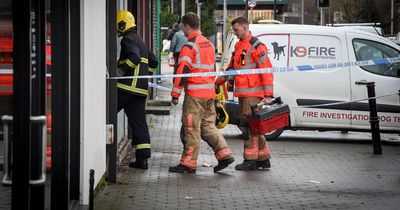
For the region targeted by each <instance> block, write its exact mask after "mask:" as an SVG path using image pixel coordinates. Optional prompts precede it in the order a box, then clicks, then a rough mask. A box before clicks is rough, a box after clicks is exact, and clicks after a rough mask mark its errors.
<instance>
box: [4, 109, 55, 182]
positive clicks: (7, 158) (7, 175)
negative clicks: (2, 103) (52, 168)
mask: <svg viewBox="0 0 400 210" xmlns="http://www.w3.org/2000/svg"><path fill="white" fill-rule="evenodd" d="M1 120H2V121H3V124H4V164H3V165H4V167H3V168H4V175H3V179H2V180H1V184H2V185H3V186H11V185H12V177H11V170H10V168H11V152H10V151H11V143H10V139H9V127H10V123H11V122H12V121H13V117H12V116H8V115H4V116H3V117H2V118H1ZM30 121H31V123H38V124H41V125H42V170H41V172H42V173H41V175H40V178H39V179H29V184H30V185H31V186H37V185H43V184H44V183H45V182H46V137H47V129H46V116H44V115H41V116H31V117H30Z"/></svg>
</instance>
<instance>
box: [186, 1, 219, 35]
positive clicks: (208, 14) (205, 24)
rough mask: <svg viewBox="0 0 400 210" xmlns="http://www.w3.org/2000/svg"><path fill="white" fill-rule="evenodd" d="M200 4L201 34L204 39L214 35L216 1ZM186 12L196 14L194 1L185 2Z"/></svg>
mask: <svg viewBox="0 0 400 210" xmlns="http://www.w3.org/2000/svg"><path fill="white" fill-rule="evenodd" d="M199 1H200V0H199ZM200 2H202V5H201V32H202V33H203V35H204V36H205V37H209V36H211V35H213V34H214V33H215V32H214V29H215V21H214V10H215V9H216V8H217V0H203V1H200ZM186 11H187V12H194V13H196V14H197V4H196V1H195V0H187V1H186Z"/></svg>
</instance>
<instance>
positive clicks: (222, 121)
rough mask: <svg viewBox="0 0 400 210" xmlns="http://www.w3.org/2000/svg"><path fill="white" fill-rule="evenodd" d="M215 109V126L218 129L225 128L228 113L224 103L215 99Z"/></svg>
mask: <svg viewBox="0 0 400 210" xmlns="http://www.w3.org/2000/svg"><path fill="white" fill-rule="evenodd" d="M215 111H216V112H217V119H215V126H216V127H217V128H219V129H222V128H225V126H226V125H227V124H228V122H229V115H228V113H227V112H226V110H225V107H224V105H222V104H221V102H220V101H215Z"/></svg>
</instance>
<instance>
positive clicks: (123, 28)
mask: <svg viewBox="0 0 400 210" xmlns="http://www.w3.org/2000/svg"><path fill="white" fill-rule="evenodd" d="M135 27H136V24H135V17H133V15H132V13H130V12H129V11H126V10H120V11H118V13H117V30H118V36H122V35H123V34H124V33H125V32H127V31H129V30H132V29H133V28H135Z"/></svg>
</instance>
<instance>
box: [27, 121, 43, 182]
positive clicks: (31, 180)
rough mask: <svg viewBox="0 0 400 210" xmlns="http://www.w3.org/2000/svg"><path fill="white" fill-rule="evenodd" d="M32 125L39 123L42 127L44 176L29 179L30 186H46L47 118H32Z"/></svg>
mask: <svg viewBox="0 0 400 210" xmlns="http://www.w3.org/2000/svg"><path fill="white" fill-rule="evenodd" d="M30 119H31V123H37V124H40V125H42V170H41V171H42V174H41V175H40V177H39V179H29V184H30V185H31V186H38V185H44V184H45V182H46V143H47V142H46V137H47V128H46V116H44V115H41V116H31V117H30Z"/></svg>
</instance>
